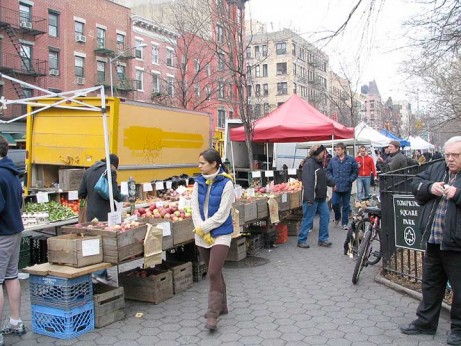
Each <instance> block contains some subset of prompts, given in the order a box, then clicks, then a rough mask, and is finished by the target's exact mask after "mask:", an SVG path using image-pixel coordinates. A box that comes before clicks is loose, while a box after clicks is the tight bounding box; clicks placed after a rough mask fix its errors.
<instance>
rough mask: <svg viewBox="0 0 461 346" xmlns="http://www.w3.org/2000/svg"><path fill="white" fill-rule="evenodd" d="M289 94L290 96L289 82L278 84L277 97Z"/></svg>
mask: <svg viewBox="0 0 461 346" xmlns="http://www.w3.org/2000/svg"><path fill="white" fill-rule="evenodd" d="M287 94H288V85H287V82H280V83H277V95H287Z"/></svg>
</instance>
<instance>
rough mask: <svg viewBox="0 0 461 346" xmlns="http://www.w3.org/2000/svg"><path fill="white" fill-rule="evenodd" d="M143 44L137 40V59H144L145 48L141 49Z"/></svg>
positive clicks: (135, 53)
mask: <svg viewBox="0 0 461 346" xmlns="http://www.w3.org/2000/svg"><path fill="white" fill-rule="evenodd" d="M142 44H143V42H142V41H141V40H136V48H135V51H134V55H135V57H136V59H143V47H139V46H140V45H142Z"/></svg>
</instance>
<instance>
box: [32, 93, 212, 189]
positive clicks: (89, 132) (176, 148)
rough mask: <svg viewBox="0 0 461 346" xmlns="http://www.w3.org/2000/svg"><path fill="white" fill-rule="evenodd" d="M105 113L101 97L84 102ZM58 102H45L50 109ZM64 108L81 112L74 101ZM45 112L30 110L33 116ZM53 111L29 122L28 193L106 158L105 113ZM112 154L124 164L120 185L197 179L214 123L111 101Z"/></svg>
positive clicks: (149, 106)
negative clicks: (182, 177) (62, 173)
mask: <svg viewBox="0 0 461 346" xmlns="http://www.w3.org/2000/svg"><path fill="white" fill-rule="evenodd" d="M77 100H81V101H82V102H85V103H86V104H89V105H93V106H94V107H101V99H100V98H99V97H94V98H91V97H84V98H81V99H77ZM56 101H58V99H53V98H47V99H41V100H40V101H39V102H40V104H44V105H50V104H53V103H55V102H56ZM61 105H62V106H71V107H77V108H79V107H80V106H82V105H81V104H80V103H78V102H75V101H67V103H62V104H61ZM39 108H42V107H40V106H29V112H33V111H35V110H38V109H39ZM83 108H84V107H83V106H82V110H80V109H77V110H75V109H63V108H58V107H50V108H48V109H44V110H41V111H40V112H37V113H36V114H33V115H30V116H28V118H27V127H26V135H27V142H26V143H27V144H26V150H27V154H26V176H27V179H26V184H25V188H26V193H27V192H29V191H30V190H31V189H42V188H45V189H46V188H49V187H52V185H53V183H56V182H58V180H59V177H58V174H59V170H60V169H66V168H79V167H80V168H84V167H89V166H91V165H93V164H94V163H95V162H96V161H99V160H101V159H102V158H104V157H105V149H104V127H103V116H102V113H101V112H94V111H88V110H83ZM105 108H106V114H107V124H108V133H109V151H110V152H111V153H114V154H117V155H118V156H119V158H120V166H119V171H118V181H119V182H121V181H127V180H128V179H129V177H130V176H132V177H133V178H134V179H135V181H136V182H139V183H142V182H150V181H152V180H162V179H167V178H169V177H171V176H174V175H180V174H188V175H189V176H191V175H193V174H194V173H198V172H199V169H198V155H199V153H200V152H201V151H203V150H205V149H207V148H209V147H210V136H211V130H210V129H211V119H210V116H209V115H208V114H206V113H200V112H194V111H188V110H184V109H178V108H170V107H164V106H158V105H152V104H146V103H141V102H133V101H125V102H122V101H121V100H120V99H119V98H107V99H106V102H105Z"/></svg>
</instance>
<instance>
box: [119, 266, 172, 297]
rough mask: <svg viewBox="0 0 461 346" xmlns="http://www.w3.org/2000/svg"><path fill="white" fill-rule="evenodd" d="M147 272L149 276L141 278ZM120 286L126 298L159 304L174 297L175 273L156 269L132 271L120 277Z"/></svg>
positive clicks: (121, 274)
mask: <svg viewBox="0 0 461 346" xmlns="http://www.w3.org/2000/svg"><path fill="white" fill-rule="evenodd" d="M142 272H146V274H147V275H148V276H146V277H144V276H140V275H143V274H141V273H142ZM118 284H119V285H120V286H123V288H124V290H125V298H126V299H131V300H138V301H142V302H149V303H154V304H159V303H161V302H163V301H165V300H167V299H169V298H171V297H173V272H171V271H169V270H166V271H163V270H159V269H155V268H148V269H140V268H136V269H132V270H129V271H127V272H123V273H120V274H119V275H118Z"/></svg>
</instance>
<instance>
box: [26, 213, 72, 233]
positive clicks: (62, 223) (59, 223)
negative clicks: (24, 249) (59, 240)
mask: <svg viewBox="0 0 461 346" xmlns="http://www.w3.org/2000/svg"><path fill="white" fill-rule="evenodd" d="M77 222H78V217H73V218H71V219H67V220H62V221H56V222H49V223H42V224H39V225H35V226H29V227H25V228H24V232H32V231H34V232H39V231H41V230H44V229H47V228H54V231H55V235H58V229H59V227H61V226H67V225H73V224H75V223H77Z"/></svg>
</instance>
